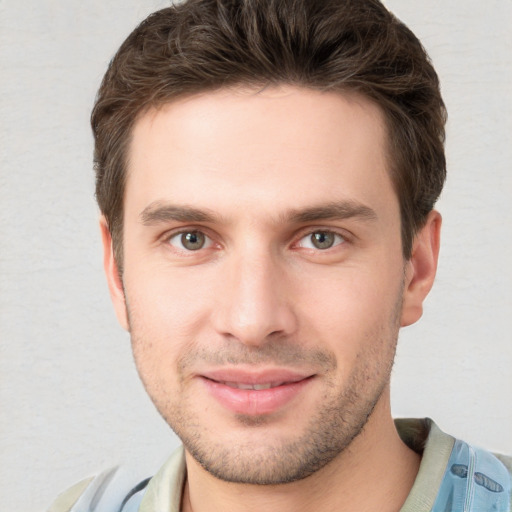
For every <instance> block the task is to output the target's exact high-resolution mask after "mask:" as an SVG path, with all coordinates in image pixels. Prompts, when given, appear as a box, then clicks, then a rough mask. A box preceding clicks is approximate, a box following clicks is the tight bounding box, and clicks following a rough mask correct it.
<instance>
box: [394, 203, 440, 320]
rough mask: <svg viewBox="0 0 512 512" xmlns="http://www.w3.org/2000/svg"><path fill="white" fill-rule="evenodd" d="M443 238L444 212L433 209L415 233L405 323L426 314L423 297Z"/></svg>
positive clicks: (408, 268) (407, 275)
mask: <svg viewBox="0 0 512 512" xmlns="http://www.w3.org/2000/svg"><path fill="white" fill-rule="evenodd" d="M440 239H441V214H440V213H439V212H437V211H435V210H432V211H431V212H430V213H429V215H428V217H427V221H426V222H425V225H424V226H423V227H422V228H421V230H420V231H419V232H418V233H417V234H416V236H415V237H414V241H413V246H412V255H411V258H410V260H409V261H408V262H407V263H406V266H405V268H406V270H405V287H404V296H403V304H402V317H401V326H402V327H405V326H407V325H411V324H413V323H414V322H416V321H418V320H419V319H420V317H421V315H422V314H423V301H424V300H425V297H426V296H427V295H428V292H429V291H430V289H431V288H432V285H433V284H434V278H435V276H436V271H437V260H438V256H439V243H440Z"/></svg>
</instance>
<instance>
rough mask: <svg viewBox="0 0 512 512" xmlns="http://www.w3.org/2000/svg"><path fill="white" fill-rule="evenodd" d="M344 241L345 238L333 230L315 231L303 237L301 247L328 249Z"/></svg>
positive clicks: (300, 242)
mask: <svg viewBox="0 0 512 512" xmlns="http://www.w3.org/2000/svg"><path fill="white" fill-rule="evenodd" d="M343 242H345V239H344V238H343V237H342V236H341V235H339V234H337V233H333V232H332V231H313V233H309V234H308V235H307V236H305V237H303V238H301V240H300V241H299V247H304V248H305V249H320V250H326V249H330V248H331V247H335V246H336V245H340V244H342V243H343Z"/></svg>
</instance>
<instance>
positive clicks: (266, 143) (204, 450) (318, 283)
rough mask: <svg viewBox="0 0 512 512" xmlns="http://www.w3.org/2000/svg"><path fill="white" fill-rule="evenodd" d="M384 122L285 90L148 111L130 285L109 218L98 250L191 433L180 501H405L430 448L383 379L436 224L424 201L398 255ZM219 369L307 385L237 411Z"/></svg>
mask: <svg viewBox="0 0 512 512" xmlns="http://www.w3.org/2000/svg"><path fill="white" fill-rule="evenodd" d="M384 126H385V125H384V121H383V117H382V113H381V111H380V109H379V107H377V106H376V105H374V104H373V103H371V102H370V101H369V100H367V99H365V98H363V97H361V96H357V95H355V94H343V95H341V94H338V93H320V92H315V91H310V90H305V89H300V88H294V87H291V86H287V87H284V86H283V87H280V88H268V89H265V90H263V91H255V90H248V89H235V90H233V89H232V90H221V91H217V92H214V93H205V94H202V95H195V96H192V97H189V98H185V99H180V100H177V101H175V102H172V103H169V104H166V105H164V106H162V107H161V108H160V109H158V110H152V111H149V112H147V113H146V114H145V115H143V116H142V117H141V118H140V119H139V120H138V121H137V123H136V125H135V128H134V132H133V138H132V143H131V147H130V153H129V166H128V179H127V186H126V191H125V217H124V232H123V243H124V270H123V276H122V280H121V278H120V277H119V274H118V272H117V267H116V263H115V260H114V256H113V251H112V246H111V238H110V234H109V231H108V228H107V226H106V223H105V221H104V220H102V222H101V226H102V234H103V242H104V247H105V259H104V263H105V269H106V273H107V277H108V281H109V287H110V291H111V295H112V299H113V302H114V306H115V309H116V313H117V316H118V318H119V321H120V323H121V324H122V325H123V327H125V328H126V329H127V330H129V331H130V334H131V339H132V347H133V351H134V356H135V361H136V364H137V368H138V371H139V374H140V376H141V379H142V381H143V383H144V385H145V387H146V390H147V392H148V394H149V395H150V397H151V398H152V400H153V402H154V403H155V405H156V407H157V408H158V410H159V412H160V413H161V415H162V416H163V417H164V419H165V420H166V421H167V422H168V423H169V424H170V425H171V426H172V428H173V429H174V430H175V431H176V432H177V433H178V435H179V436H180V438H181V439H182V441H183V443H184V445H185V448H186V459H187V472H188V476H187V484H186V486H185V489H184V495H183V510H184V511H189V510H193V511H195V512H202V511H210V512H211V511H216V510H219V511H221V510H222V511H224V512H226V511H230V510H233V511H235V510H236V511H240V510H247V511H249V510H279V511H288V510H289V511H300V510H312V509H321V510H358V511H364V510H377V509H378V510H398V509H399V508H400V506H401V504H402V503H403V501H404V500H405V498H406V496H407V494H408V492H409V490H410V487H411V486H412V483H413V481H414V478H415V476H416V473H417V470H418V465H419V456H418V455H417V454H415V453H413V452H412V451H411V450H409V449H408V448H407V447H406V446H405V445H404V444H403V443H402V442H401V441H400V439H399V437H398V435H397V433H396V430H395V429H394V425H393V421H392V418H391V412H390V405H389V377H390V371H391V367H392V363H393V359H394V354H395V347H396V341H397V336H398V331H399V328H400V327H401V326H405V325H409V324H411V323H413V322H415V321H416V320H418V318H419V317H420V316H421V312H422V302H423V300H424V298H425V296H426V295H427V293H428V291H429V290H430V288H431V286H432V282H433V279H434V276H435V271H436V265H437V255H438V248H439V231H440V224H441V221H440V216H439V214H438V213H437V212H432V213H431V214H430V215H429V217H428V219H427V221H426V223H425V225H424V227H423V229H422V230H421V231H420V232H419V233H418V234H417V236H416V238H415V241H414V246H413V253H412V257H411V259H410V260H409V261H404V259H403V256H402V246H401V239H400V216H399V205H398V200H397V197H396V194H395V192H394V190H393V187H392V184H391V181H390V178H389V174H388V158H387V152H386V131H385V127H384ZM187 233H188V235H187ZM198 233H199V235H198ZM184 234H185V236H188V237H189V240H192V241H193V242H196V241H197V237H198V236H199V237H200V238H201V237H203V236H204V242H205V243H204V245H203V246H202V247H201V244H200V243H198V244H197V243H196V245H192V246H190V245H185V246H184V245H183V243H184V242H185V244H187V241H186V240H185V239H184V238H183V235H184ZM312 235H313V236H314V237H316V238H315V240H316V239H319V240H321V241H322V242H325V241H326V240H327V244H326V245H327V246H322V247H320V248H318V247H317V246H315V244H314V240H313V239H312ZM190 237H192V238H190ZM194 237H195V238H194ZM330 242H332V244H331V245H330V246H329V244H330ZM190 247H193V249H194V250H190ZM219 371H220V372H221V373H222V372H226V371H227V372H228V373H229V372H233V371H234V372H235V374H233V375H234V376H232V374H229V378H228V377H226V374H225V373H224V374H222V375H223V377H222V378H218V375H217V374H216V373H215V372H219ZM212 372H213V375H214V377H216V378H218V380H220V381H224V380H237V381H244V379H245V380H249V381H250V382H256V381H257V382H262V381H265V376H266V375H275V374H276V372H277V374H278V375H282V374H283V372H285V373H286V372H290V373H291V374H292V375H293V376H294V379H299V380H300V379H302V380H300V382H301V384H300V386H299V389H298V390H295V388H294V390H293V392H292V393H291V394H290V397H291V398H290V397H288V399H287V400H286V401H284V402H283V403H280V402H279V403H278V406H275V403H274V402H271V404H274V406H272V407H270V409H269V410H267V409H265V407H264V406H262V403H263V402H264V400H263V399H262V398H261V397H265V396H270V395H271V398H272V397H274V395H273V394H272V392H266V391H264V392H261V390H260V391H258V390H256V391H252V392H251V393H245V394H244V392H242V393H241V394H242V395H243V396H244V397H245V396H247V400H245V399H244V400H245V401H244V402H243V405H242V406H241V407H242V409H241V410H233V408H232V407H231V406H230V407H227V406H226V404H225V403H224V402H222V400H219V399H218V395H217V394H216V393H217V392H216V391H215V390H214V391H212V386H211V382H212V380H211V379H210V377H211V376H212ZM287 375H288V374H287ZM273 378H274V377H272V378H271V377H268V379H267V380H272V379H273ZM251 379H253V380H251ZM258 379H259V380H258ZM278 380H280V379H278ZM292 380H293V379H292ZM244 383H246V382H245V381H244ZM238 384H239V382H238ZM238 384H237V385H238ZM275 384H276V383H273V384H272V385H273V386H274V385H275ZM216 386H217V387H215V386H214V388H215V389H217V388H218V387H221V388H222V389H225V387H226V385H225V383H224V382H220V383H217V384H216ZM230 386H231V384H230ZM230 386H228V387H230ZM284 388H285V389H288V388H289V387H288V384H285V385H284ZM237 393H238V392H237ZM274 398H275V397H274ZM265 403H266V402H265ZM263 484H264V485H263ZM370 490H371V492H370Z"/></svg>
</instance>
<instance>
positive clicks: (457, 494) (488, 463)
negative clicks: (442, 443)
mask: <svg viewBox="0 0 512 512" xmlns="http://www.w3.org/2000/svg"><path fill="white" fill-rule="evenodd" d="M511 486H512V484H511V480H510V475H509V473H508V471H507V469H506V468H505V466H504V465H503V464H502V463H501V462H500V461H499V460H498V459H497V458H496V457H494V455H492V454H491V453H489V452H487V451H485V450H481V449H479V448H474V447H472V446H470V445H468V444H467V443H465V442H464V441H460V440H456V441H455V445H454V447H453V450H452V453H451V456H450V459H449V461H448V465H447V467H446V472H445V474H444V477H443V481H442V483H441V487H440V488H439V493H438V494H437V498H436V501H435V503H434V507H433V508H432V512H491V511H492V512H509V504H510V492H511Z"/></svg>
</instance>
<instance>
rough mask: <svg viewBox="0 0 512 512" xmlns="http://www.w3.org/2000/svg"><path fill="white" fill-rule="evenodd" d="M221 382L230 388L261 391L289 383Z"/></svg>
mask: <svg viewBox="0 0 512 512" xmlns="http://www.w3.org/2000/svg"><path fill="white" fill-rule="evenodd" d="M219 384H223V385H224V386H228V387H229V388H233V389H253V390H255V391H261V390H262V389H271V388H277V387H279V386H282V385H284V384H287V382H285V381H282V382H265V383H263V384H244V383H242V382H219Z"/></svg>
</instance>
